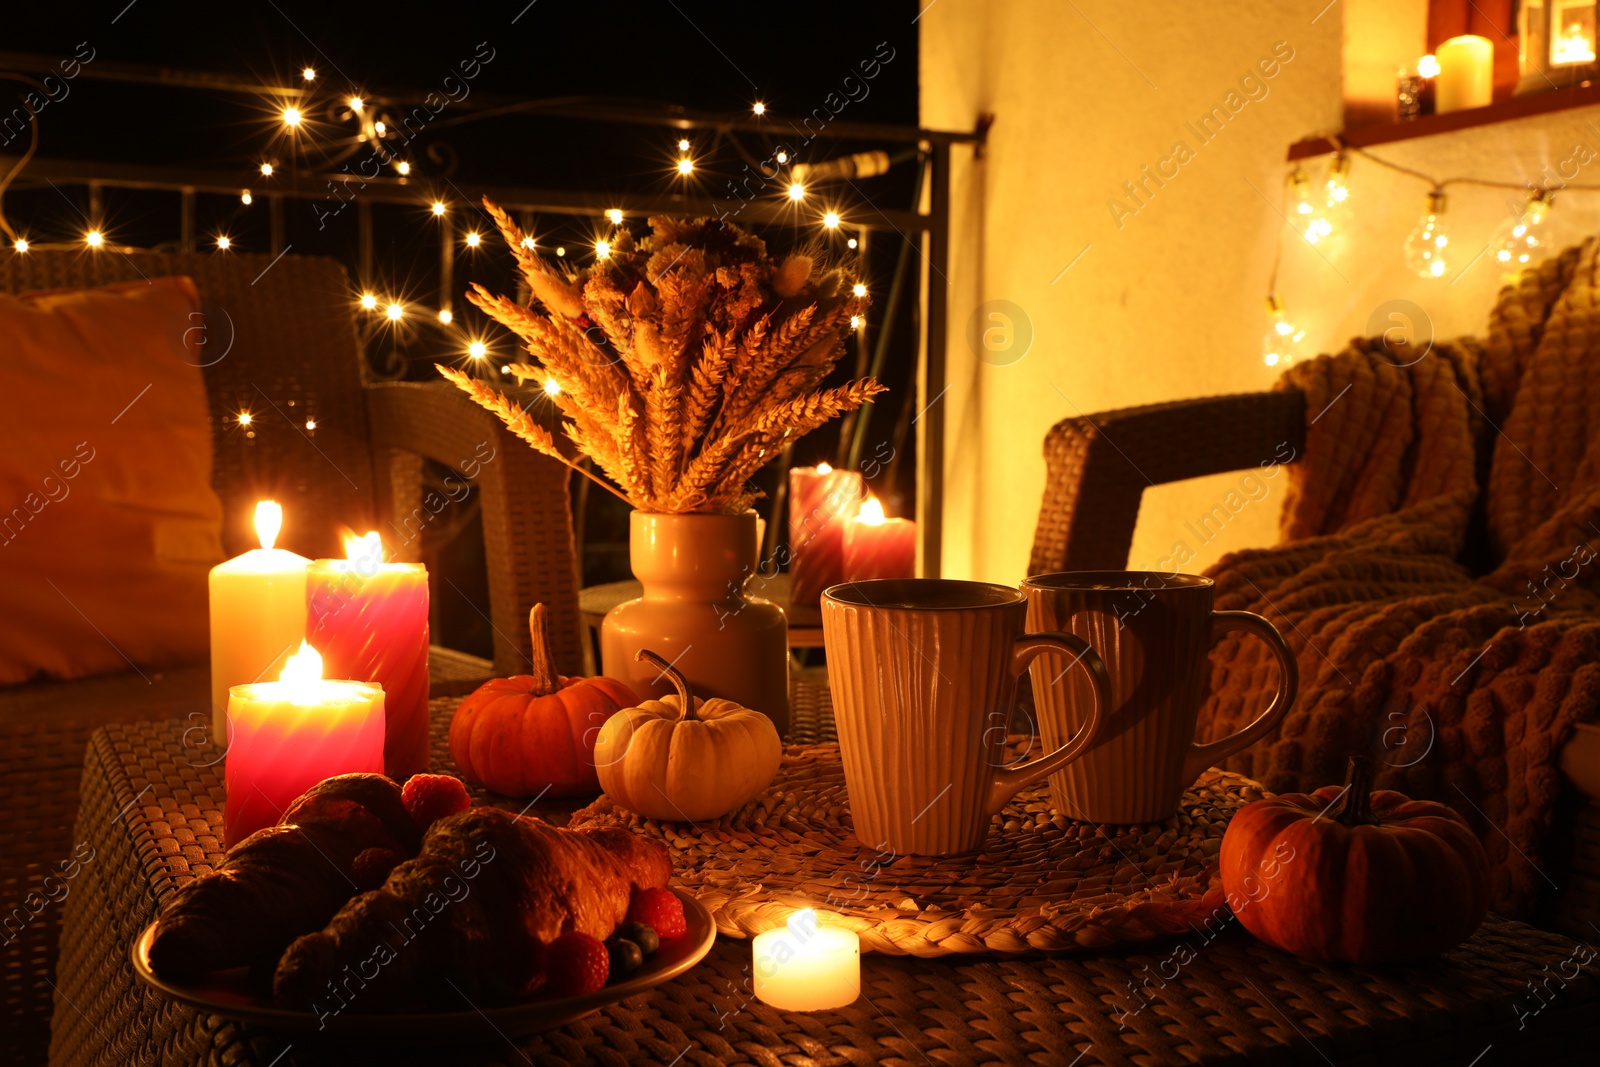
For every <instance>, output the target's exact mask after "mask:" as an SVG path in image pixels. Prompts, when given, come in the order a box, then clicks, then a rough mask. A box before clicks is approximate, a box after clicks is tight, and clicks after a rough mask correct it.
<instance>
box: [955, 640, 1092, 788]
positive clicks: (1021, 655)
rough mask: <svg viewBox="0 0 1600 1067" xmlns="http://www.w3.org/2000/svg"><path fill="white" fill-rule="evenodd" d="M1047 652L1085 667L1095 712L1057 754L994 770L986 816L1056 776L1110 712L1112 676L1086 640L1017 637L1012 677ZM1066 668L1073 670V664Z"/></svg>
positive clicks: (1012, 648)
mask: <svg viewBox="0 0 1600 1067" xmlns="http://www.w3.org/2000/svg"><path fill="white" fill-rule="evenodd" d="M1046 652H1065V653H1067V654H1068V655H1070V656H1072V657H1073V662H1074V663H1080V664H1082V665H1083V668H1084V669H1085V670H1087V671H1088V672H1089V682H1090V684H1091V685H1092V686H1093V687H1094V710H1093V711H1092V712H1090V713H1089V720H1088V721H1087V722H1085V723H1084V724H1083V725H1082V726H1080V727H1079V728H1078V735H1077V736H1076V737H1074V738H1073V739H1072V740H1070V741H1068V742H1067V743H1066V744H1064V745H1062V746H1061V747H1060V748H1058V749H1056V750H1055V751H1054V752H1052V753H1050V754H1049V755H1047V756H1040V757H1039V758H1038V759H1032V760H1029V761H1028V762H1027V763H1024V764H1022V765H1021V766H1019V767H1004V768H1001V769H1000V770H997V771H995V774H994V780H993V781H991V782H990V783H989V795H988V797H987V798H986V805H985V813H986V814H988V815H994V814H996V813H997V812H998V811H999V810H1000V809H1001V808H1003V807H1005V805H1006V801H1008V800H1010V799H1011V798H1012V797H1014V796H1016V795H1017V790H1019V789H1021V788H1022V787H1023V786H1025V785H1032V784H1033V783H1034V782H1037V781H1039V780H1040V779H1042V778H1045V777H1048V776H1049V775H1051V774H1054V773H1055V772H1056V771H1059V770H1060V769H1061V768H1062V767H1065V766H1066V765H1067V764H1069V763H1071V762H1072V761H1073V760H1075V759H1077V758H1078V757H1079V756H1081V755H1082V754H1083V752H1084V750H1085V749H1087V748H1088V747H1089V746H1090V745H1092V744H1094V742H1095V740H1096V739H1097V738H1098V737H1099V736H1100V727H1101V726H1103V725H1104V724H1105V720H1106V716H1107V713H1108V712H1109V711H1110V709H1111V676H1110V675H1109V674H1107V673H1106V665H1105V664H1104V663H1103V662H1101V660H1100V656H1099V655H1098V654H1097V653H1096V652H1095V650H1094V649H1093V648H1091V647H1089V643H1088V642H1087V641H1085V640H1083V638H1081V637H1077V636H1075V635H1073V634H1066V633H1039V634H1023V635H1022V636H1021V637H1018V638H1017V639H1016V641H1015V642H1014V643H1013V644H1012V646H1011V673H1012V675H1013V676H1014V677H1015V678H1016V679H1018V680H1019V681H1020V680H1021V678H1022V675H1023V674H1024V673H1025V672H1026V671H1027V669H1028V664H1030V663H1032V662H1033V661H1034V660H1035V659H1037V658H1038V657H1039V656H1042V655H1044V654H1045V653H1046ZM1067 669H1068V670H1070V669H1071V664H1069V665H1068V668H1067Z"/></svg>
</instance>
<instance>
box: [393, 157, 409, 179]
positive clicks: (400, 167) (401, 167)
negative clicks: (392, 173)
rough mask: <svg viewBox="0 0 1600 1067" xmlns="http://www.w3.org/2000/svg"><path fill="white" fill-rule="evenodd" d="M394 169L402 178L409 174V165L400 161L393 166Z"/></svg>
mask: <svg viewBox="0 0 1600 1067" xmlns="http://www.w3.org/2000/svg"><path fill="white" fill-rule="evenodd" d="M394 169H395V170H396V171H398V172H399V174H400V177H402V178H404V177H405V176H406V175H407V174H410V173H411V164H410V163H407V162H406V161H405V160H403V159H402V160H401V161H400V162H398V163H396V164H395V165H394Z"/></svg>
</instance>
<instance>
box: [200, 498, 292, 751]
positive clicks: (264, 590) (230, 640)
mask: <svg viewBox="0 0 1600 1067" xmlns="http://www.w3.org/2000/svg"><path fill="white" fill-rule="evenodd" d="M282 527H283V508H281V507H279V506H278V504H277V503H276V502H275V501H272V500H263V501H261V502H260V503H259V504H257V505H256V536H257V537H259V538H260V539H261V547H260V548H253V549H251V550H250V551H248V552H246V553H245V554H244V555H242V556H236V557H235V558H233V559H230V560H228V561H227V562H225V563H219V564H217V565H216V566H215V567H213V568H211V739H212V741H213V742H214V743H215V744H217V745H219V746H226V745H227V740H228V690H229V689H231V688H232V687H234V686H236V685H243V684H244V683H246V682H259V681H261V680H262V679H263V678H276V677H277V676H278V672H279V671H281V670H282V669H283V664H284V661H285V660H287V659H288V658H289V655H290V653H292V652H293V651H294V650H295V649H296V648H298V647H299V645H300V641H301V639H302V638H304V637H305V635H306V567H308V566H309V565H310V564H311V561H310V560H309V559H306V558H305V557H304V556H297V555H295V554H294V553H293V552H288V551H285V550H284V549H281V548H274V547H272V546H273V545H274V544H275V543H276V541H277V539H278V531H279V530H280V529H281V528H282Z"/></svg>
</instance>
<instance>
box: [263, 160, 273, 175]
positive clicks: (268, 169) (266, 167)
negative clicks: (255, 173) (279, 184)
mask: <svg viewBox="0 0 1600 1067" xmlns="http://www.w3.org/2000/svg"><path fill="white" fill-rule="evenodd" d="M261 176H262V177H263V178H270V177H272V164H271V163H263V164H261Z"/></svg>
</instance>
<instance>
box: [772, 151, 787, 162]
mask: <svg viewBox="0 0 1600 1067" xmlns="http://www.w3.org/2000/svg"><path fill="white" fill-rule="evenodd" d="M772 158H774V159H776V160H777V161H778V162H779V163H787V162H789V153H787V152H785V151H783V150H782V149H779V151H778V154H777V155H776V156H774V157H772Z"/></svg>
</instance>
